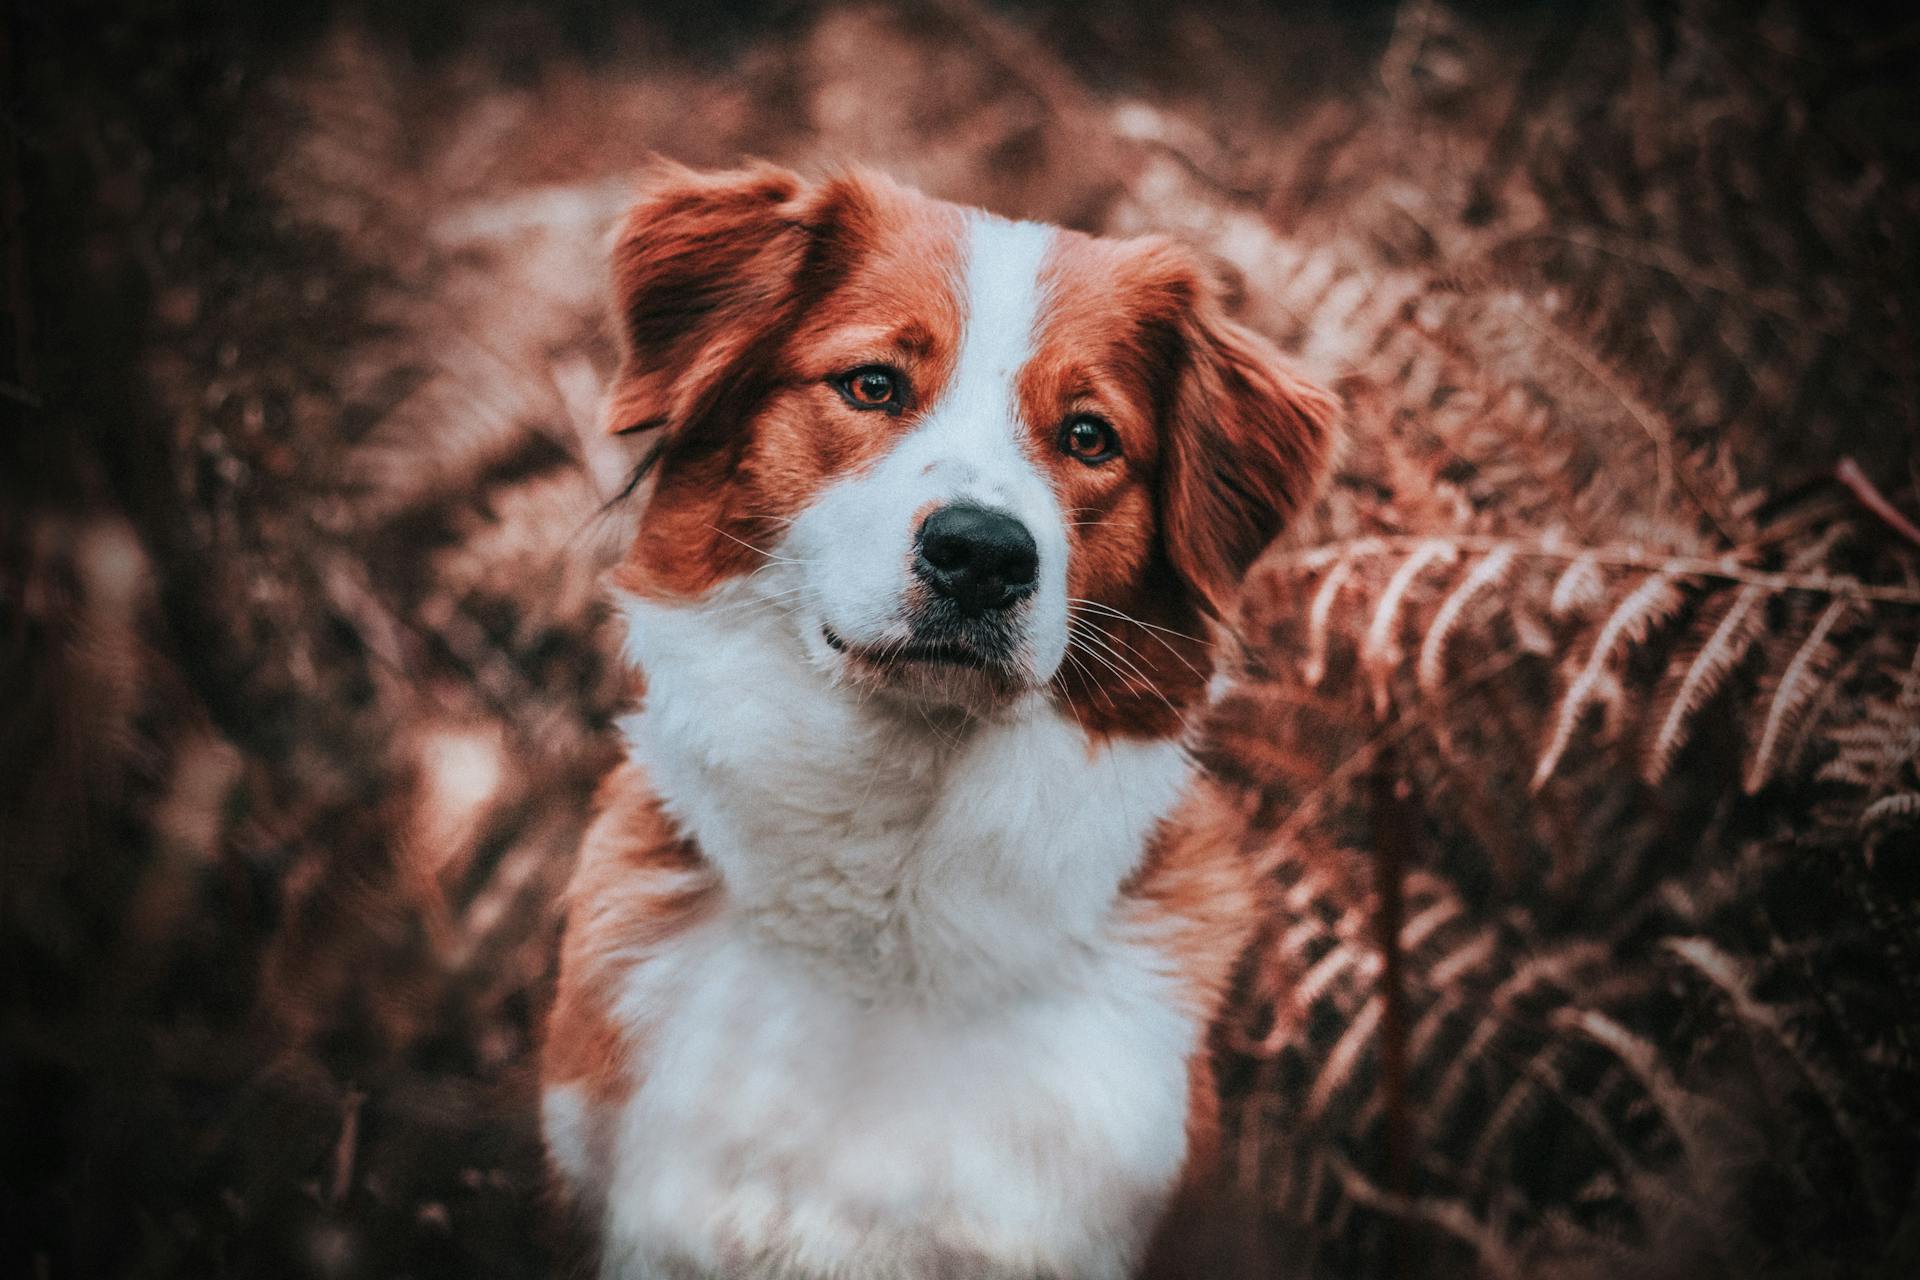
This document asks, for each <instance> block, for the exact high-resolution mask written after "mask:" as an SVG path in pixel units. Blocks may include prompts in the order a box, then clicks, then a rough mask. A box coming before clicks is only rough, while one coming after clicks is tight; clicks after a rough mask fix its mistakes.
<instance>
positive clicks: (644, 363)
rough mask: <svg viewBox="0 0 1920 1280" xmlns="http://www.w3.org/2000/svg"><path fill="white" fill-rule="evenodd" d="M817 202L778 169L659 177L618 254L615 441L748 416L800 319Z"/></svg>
mask: <svg viewBox="0 0 1920 1280" xmlns="http://www.w3.org/2000/svg"><path fill="white" fill-rule="evenodd" d="M813 193H814V189H813V188H812V187H811V186H810V185H809V184H807V183H805V182H803V181H802V180H801V179H800V178H799V177H798V176H796V175H794V174H792V173H789V172H787V171H786V170H784V169H779V168H775V167H773V166H771V165H760V166H756V167H754V168H750V169H743V170H736V171H733V172H730V173H717V174H701V173H695V172H693V171H692V170H689V169H683V168H680V167H679V166H662V167H661V168H660V169H659V170H657V171H656V172H655V174H654V175H653V176H652V178H651V180H650V181H649V183H648V186H647V189H646V190H645V191H644V193H643V194H642V195H641V197H640V200H639V202H638V203H636V204H635V205H634V207H633V209H632V210H631V211H630V212H629V213H628V214H627V217H626V221H625V222H623V223H622V224H621V227H620V231H619V234H618V236H617V239H616V243H615V246H614V251H613V288H614V303H615V307H616V310H617V313H618V318H619V322H620V329H621V338H622V345H623V351H622V355H621V361H620V369H619V372H618V374H617V375H616V376H615V378H614V384H613V391H612V394H611V396H610V397H609V399H608V402H607V407H606V412H605V427H606V430H607V431H608V432H610V433H613V434H616V435H617V434H621V433H625V432H630V431H639V430H644V429H648V428H654V427H665V428H668V429H669V430H672V431H676V432H680V431H687V430H689V429H692V428H696V427H698V426H700V425H701V424H702V423H703V422H706V421H708V420H710V419H716V418H718V417H720V416H721V414H722V411H724V410H726V409H727V408H728V407H729V406H730V405H731V406H732V407H734V408H737V409H740V410H743V411H744V410H745V409H746V408H747V407H749V406H748V405H746V404H745V403H744V401H745V399H746V398H748V397H750V396H751V395H752V394H753V393H754V384H755V382H756V377H755V375H756V374H757V373H759V372H762V371H761V370H759V369H758V368H757V367H756V362H757V361H762V360H764V359H765V358H766V355H765V353H766V352H767V351H768V349H769V348H770V347H771V346H772V345H773V344H771V343H769V342H768V341H767V337H768V335H769V334H773V333H778V332H779V331H780V330H781V329H782V328H783V327H784V326H785V325H786V324H787V323H788V322H789V321H790V319H791V317H792V315H793V314H794V312H795V310H796V302H797V299H796V293H797V290H798V289H799V287H800V285H801V278H802V276H803V274H804V273H805V271H806V267H807V259H808V255H809V248H810V245H811V244H813V242H814V236H813V231H812V228H811V226H810V222H811V220H812V218H813V217H814V215H816V214H817V212H818V211H817V210H816V209H815V208H813V205H814V204H815V203H816V202H815V201H814V200H813V199H812V197H813ZM736 402H738V403H736Z"/></svg>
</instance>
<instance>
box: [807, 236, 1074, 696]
mask: <svg viewBox="0 0 1920 1280" xmlns="http://www.w3.org/2000/svg"><path fill="white" fill-rule="evenodd" d="M1054 234H1055V233H1054V231H1053V229H1052V228H1050V227H1045V226H1041V225H1039V224H1037V223H1031V222H1008V221H1006V220H1005V219H1002V218H995V217H992V216H990V215H988V214H971V215H969V217H968V221H967V230H966V237H965V244H964V246H963V253H964V260H963V262H962V263H961V264H960V271H959V272H958V277H959V278H957V279H956V280H955V281H954V288H955V291H956V293H958V294H959V295H960V301H961V303H962V306H963V319H962V322H961V330H960V343H959V350H958V351H957V352H956V353H955V357H954V369H953V374H952V376H951V377H950V378H949V379H948V381H947V384H946V385H945V386H944V387H942V388H941V389H940V391H939V393H938V394H937V395H936V396H934V397H933V399H932V402H931V404H929V406H928V407H927V411H926V413H925V416H924V417H922V418H921V419H920V420H919V421H918V422H916V423H915V424H914V425H913V427H912V429H911V430H909V431H907V432H906V433H905V434H904V435H903V436H902V437H901V438H900V440H899V441H898V442H897V443H896V444H895V445H894V446H893V448H892V449H890V450H888V451H887V453H886V454H885V455H884V456H882V457H881V458H880V459H879V461H878V462H877V463H876V464H875V465H874V466H873V467H871V468H869V469H867V470H864V471H860V472H856V473H854V474H851V475H848V476H846V477H845V478H843V479H842V480H840V481H839V482H837V483H835V484H833V485H830V486H828V487H827V488H826V489H825V490H824V491H823V492H822V493H821V494H820V496H819V497H818V498H816V499H815V500H814V502H813V503H812V504H811V505H810V506H809V507H808V508H807V509H806V510H805V511H803V512H802V513H801V514H800V516H799V517H798V518H797V519H796V520H795V521H794V523H793V525H792V527H791V528H790V529H789V530H788V535H787V538H786V539H785V540H784V542H783V545H782V547H781V548H780V553H781V554H782V555H783V556H785V557H787V558H788V559H789V560H790V561H791V562H793V563H794V564H796V565H799V566H801V567H800V568H799V569H797V570H796V573H797V574H798V576H801V577H803V578H804V579H805V580H806V581H805V582H804V583H803V584H801V586H802V587H803V589H804V590H805V591H806V592H807V594H806V595H805V596H804V597H802V598H803V599H806V600H808V601H810V602H812V603H810V604H809V606H808V607H809V608H811V609H817V610H818V612H819V615H820V616H819V621H820V622H821V623H824V624H825V625H826V627H827V628H829V629H831V630H832V631H833V632H834V633H835V634H836V635H838V636H840V637H842V638H844V639H845V640H848V641H851V642H852V643H853V644H854V645H855V646H857V647H868V646H872V645H876V644H886V643H897V642H899V641H901V640H902V639H904V638H905V634H906V633H905V630H904V628H906V627H907V626H908V625H909V610H910V602H911V599H912V595H913V591H914V588H915V580H914V576H913V568H912V565H913V558H914V546H915V541H916V539H917V537H918V534H919V525H920V522H921V521H922V520H924V518H925V517H926V515H927V513H928V512H930V511H933V510H935V509H937V508H940V507H943V506H950V505H956V504H964V505H968V506H977V507H985V508H987V509H989V510H993V511H1000V512H1004V513H1006V514H1007V515H1010V516H1012V517H1014V518H1015V519H1016V520H1018V521H1020V523H1021V524H1023V525H1025V526H1026V528H1027V531H1028V532H1029V533H1031V534H1032V535H1033V540H1034V546H1035V549H1036V550H1037V551H1038V553H1039V566H1038V572H1037V580H1036V582H1035V584H1034V592H1033V594H1032V595H1031V596H1030V597H1029V598H1028V599H1027V600H1026V601H1025V602H1024V603H1023V604H1022V605H1021V606H1020V608H1019V610H1018V612H1017V617H1016V622H1015V626H1016V627H1017V629H1018V633H1019V641H1018V645H1017V647H1018V649H1019V650H1020V653H1021V656H1020V659H1019V660H1020V662H1021V664H1022V665H1023V666H1024V668H1025V674H1026V675H1027V677H1028V679H1029V681H1030V682H1031V683H1032V684H1033V685H1035V686H1038V685H1043V684H1045V683H1046V682H1047V681H1048V680H1050V679H1052V678H1053V674H1054V672H1055V671H1056V670H1058V668H1059V665H1060V662H1061V659H1062V656H1063V655H1064V654H1065V652H1066V648H1067V573H1066V564H1067V530H1066V521H1065V517H1064V516H1063V515H1062V514H1061V509H1060V502H1059V499H1058V497H1057V496H1056V495H1055V493H1054V491H1053V486H1052V482H1051V481H1050V479H1049V478H1048V471H1047V468H1046V467H1045V465H1044V460H1043V459H1040V458H1038V457H1036V456H1035V454H1034V451H1033V447H1032V444H1031V441H1032V432H1031V428H1033V427H1035V426H1040V425H1044V424H1039V423H1029V422H1024V421H1023V420H1022V415H1021V409H1020V403H1019V395H1018V386H1019V378H1020V372H1021V370H1022V369H1023V368H1025V367H1026V364H1027V362H1028V361H1029V360H1030V359H1031V358H1032V356H1033V341H1034V332H1035V329H1036V327H1037V325H1038V322H1039V318H1040V313H1041V312H1042V310H1043V309H1044V307H1045V305H1046V297H1045V290H1044V288H1043V287H1042V284H1041V271H1042V269H1043V268H1044V267H1045V265H1046V261H1047V256H1048V254H1049V252H1050V251H1051V249H1052V245H1053V237H1054ZM769 577H771V575H769ZM810 630H814V631H817V630H818V627H817V626H816V627H814V628H811V629H810ZM807 643H808V644H809V645H810V646H811V651H812V652H813V654H814V656H815V658H816V659H817V660H818V661H820V662H821V663H823V664H826V665H831V664H832V663H834V662H837V661H838V659H837V657H835V656H834V655H833V654H832V652H831V651H830V650H828V649H827V648H826V647H825V641H818V642H817V643H816V641H815V639H814V638H811V637H810V638H809V639H808V641H807Z"/></svg>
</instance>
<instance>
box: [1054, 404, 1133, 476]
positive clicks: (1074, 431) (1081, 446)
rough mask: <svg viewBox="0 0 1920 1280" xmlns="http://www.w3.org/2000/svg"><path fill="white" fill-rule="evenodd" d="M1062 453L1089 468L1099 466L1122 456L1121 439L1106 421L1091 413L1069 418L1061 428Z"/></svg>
mask: <svg viewBox="0 0 1920 1280" xmlns="http://www.w3.org/2000/svg"><path fill="white" fill-rule="evenodd" d="M1060 452H1062V453H1064V454H1066V455H1067V456H1068V457H1070V458H1078V459H1079V460H1080V461H1082V462H1084V463H1086V464H1087V465H1088V466H1090V467H1091V466H1097V465H1099V464H1100V463H1102V462H1105V461H1107V460H1108V459H1110V458H1117V457H1119V456H1120V437H1119V436H1117V435H1115V434H1114V433H1113V428H1112V427H1111V426H1109V425H1108V424H1107V422H1106V420H1105V419H1103V418H1096V417H1094V416H1093V415H1092V414H1090V413H1083V414H1081V415H1079V416H1078V417H1074V418H1068V419H1067V421H1066V425H1064V426H1062V427H1061V428H1060Z"/></svg>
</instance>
